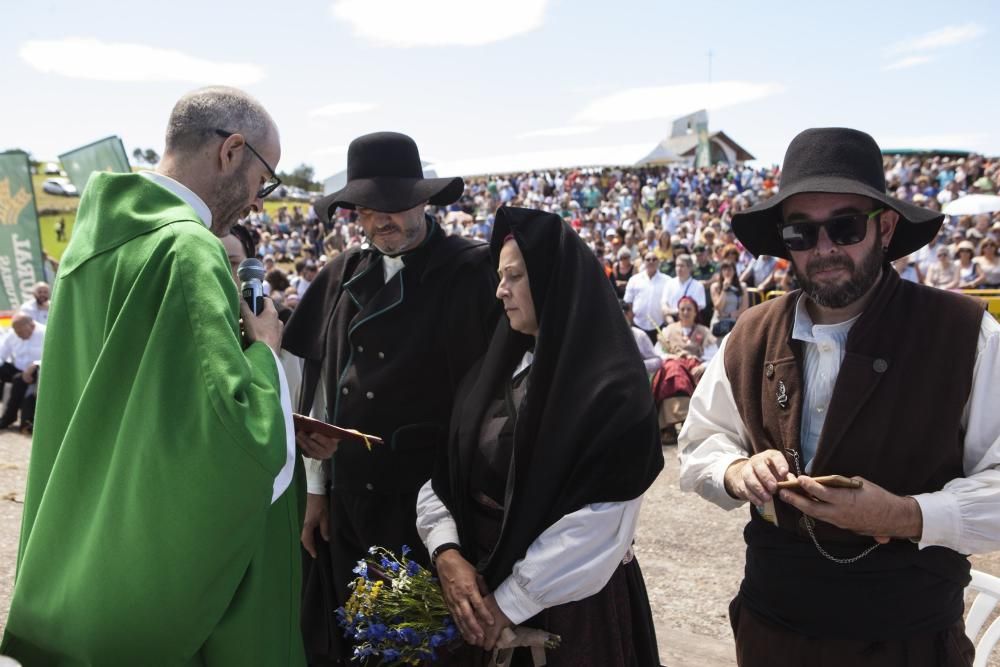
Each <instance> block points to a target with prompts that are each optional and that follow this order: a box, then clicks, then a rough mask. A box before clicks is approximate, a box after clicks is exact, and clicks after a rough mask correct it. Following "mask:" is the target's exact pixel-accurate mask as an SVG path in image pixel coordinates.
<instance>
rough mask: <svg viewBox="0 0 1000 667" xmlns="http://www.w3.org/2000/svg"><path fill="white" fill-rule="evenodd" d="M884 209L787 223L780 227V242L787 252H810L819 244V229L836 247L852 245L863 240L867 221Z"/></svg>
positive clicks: (866, 230)
mask: <svg viewBox="0 0 1000 667" xmlns="http://www.w3.org/2000/svg"><path fill="white" fill-rule="evenodd" d="M884 210H885V209H882V208H877V209H875V210H874V211H872V212H871V213H847V214H844V215H837V216H834V217H832V218H829V219H828V220H819V221H815V222H814V221H811V220H810V221H808V222H806V221H802V222H789V223H786V224H783V225H781V227H779V231H780V232H781V240H782V241H783V242H784V244H785V247H786V248H788V249H789V250H795V251H800V250H812V249H813V248H815V247H816V244H817V243H818V242H819V228H820V227H822V228H823V229H825V230H826V235H827V236H829V237H830V240H831V241H833V242H834V243H836V244H837V245H854V244H855V243H861V242H862V241H864V240H865V235H866V234H867V233H868V221H869V220H871V219H872V218H874V217H875V216H877V215H878V214H879V213H881V212H882V211H884Z"/></svg>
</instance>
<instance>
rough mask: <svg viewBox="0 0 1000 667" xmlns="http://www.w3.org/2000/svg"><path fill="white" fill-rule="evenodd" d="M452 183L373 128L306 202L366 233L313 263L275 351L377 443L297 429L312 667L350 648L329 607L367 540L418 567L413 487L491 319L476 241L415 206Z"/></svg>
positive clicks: (491, 281) (327, 410)
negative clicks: (316, 267) (355, 244)
mask: <svg viewBox="0 0 1000 667" xmlns="http://www.w3.org/2000/svg"><path fill="white" fill-rule="evenodd" d="M463 189H464V183H463V181H462V179H461V178H424V176H423V171H422V169H421V166H420V156H419V153H418V151H417V146H416V144H415V143H414V142H413V140H412V139H411V138H410V137H407V136H405V135H402V134H397V133H394V132H378V133H375V134H369V135H365V136H362V137H359V138H357V139H355V140H354V141H353V142H351V145H350V147H349V148H348V153H347V184H346V186H345V187H344V188H343V189H342V190H340V191H339V192H335V193H333V194H331V195H328V196H326V197H324V198H323V199H321V200H319V201H318V202H317V203H316V204H315V209H316V213H317V214H318V215H319V216H320V217H321V218H323V219H324V220H329V219H330V216H331V214H332V213H333V211H334V210H335V209H336V208H337V207H341V208H347V209H352V210H354V211H355V212H356V215H357V222H358V224H359V225H360V226H361V228H362V229H363V230H364V233H365V235H366V236H367V238H368V243H367V244H366V246H364V247H363V248H362V249H357V248H354V249H350V250H348V251H346V252H344V253H341V254H340V255H338V256H337V257H336V258H335V259H334V260H333V261H332V262H330V263H329V264H327V266H326V267H324V268H323V270H322V271H320V272H319V274H318V275H317V276H316V279H315V280H314V281H313V283H312V284H311V285H310V288H309V290H308V291H307V292H306V293H305V294H304V296H303V298H302V301H301V302H300V303H299V305H298V307H297V308H296V310H295V314H294V315H293V316H292V318H291V319H290V320H289V322H288V324H287V325H286V327H285V332H284V337H283V340H282V345H283V347H284V348H285V349H286V350H289V351H290V352H292V353H294V354H296V355H298V356H300V357H302V358H304V360H305V364H304V369H303V383H302V398H301V401H300V406H299V410H300V412H305V413H311V414H312V416H314V417H316V418H318V419H321V420H323V421H326V422H329V423H331V424H336V425H338V426H342V427H346V428H353V429H357V430H359V431H362V432H364V433H370V434H373V435H376V436H379V437H380V438H382V439H383V440H384V441H385V444H383V445H376V446H373V447H372V448H371V449H370V450H369V449H367V448H366V447H365V446H364V445H362V444H358V443H354V442H352V443H343V444H339V445H338V443H337V442H336V441H329V440H325V439H311V438H308V437H303V436H300V437H299V442H300V446H302V447H303V450H304V451H306V452H307V453H309V454H310V455H311V456H313V457H315V459H327V460H326V461H322V462H321V461H318V460H307V461H306V469H307V478H308V490H309V494H308V497H307V506H306V516H305V521H304V527H303V531H302V543H303V546H304V547H305V550H306V551H307V552H308V554H309V556H310V557H309V558H306V568H305V581H304V590H303V614H302V622H303V633H304V638H305V642H306V650H307V653H308V655H309V658H310V662H311V664H315V665H322V664H337V663H339V662H345V661H346V660H348V659H349V658H350V655H351V653H350V646H346V645H345V642H344V641H343V640H342V639H341V636H342V634H341V631H340V630H339V629H338V628H337V627H336V625H335V616H334V613H333V612H334V609H335V608H336V607H337V606H339V605H342V604H343V603H344V602H345V601H346V599H347V596H348V595H349V593H350V591H349V590H348V588H347V584H348V583H349V582H350V581H351V580H352V578H353V576H354V575H353V574H352V572H351V570H352V568H353V567H354V566H355V564H356V563H357V561H358V560H360V559H362V558H364V557H366V556H367V555H368V549H369V547H371V546H374V545H378V546H383V547H386V548H388V549H392V550H394V551H395V552H397V553H399V552H400V550H401V549H402V546H403V545H404V544H405V545H407V546H409V547H410V548H411V549H412V550H413V551H412V552H411V554H410V557H411V558H414V559H415V560H417V561H418V562H421V563H422V564H424V565H429V560H430V559H429V556H428V554H427V553H426V552H425V551H424V548H423V546H422V542H421V541H420V538H419V536H418V535H417V532H416V527H415V522H416V499H417V491H418V490H419V489H420V487H421V486H422V485H423V483H424V482H426V481H427V480H428V479H430V476H431V470H432V465H433V460H434V456H435V450H436V449H437V448H438V447H439V446H443V445H444V444H445V443H446V440H447V429H448V423H449V418H450V415H451V407H452V402H453V400H454V395H455V390H456V387H457V386H458V383H459V381H460V380H461V379H462V377H463V376H464V375H465V372H466V371H467V370H468V368H469V367H470V366H471V365H472V363H473V362H474V361H476V360H477V359H478V358H479V357H481V356H482V354H483V353H484V352H485V350H486V344H487V342H488V340H489V336H490V334H491V333H492V331H493V327H494V325H495V323H496V317H497V316H498V315H499V312H498V309H497V307H496V299H495V298H494V297H493V292H494V288H495V278H494V271H493V268H492V265H491V262H490V256H489V248H488V246H487V245H486V244H484V243H482V242H478V241H472V240H469V239H464V238H460V237H456V236H446V235H445V234H444V232H443V231H442V230H441V229H440V228H439V227H438V226H437V224H436V223H435V222H434V221H433V220H432V219H431V218H430V217H429V216H425V214H424V207H425V206H426V205H427V204H433V205H447V204H450V203H452V202H454V201H456V200H457V199H458V198H459V197H460V196H461V195H462V191H463ZM334 452H335V454H334ZM331 455H332V458H331ZM317 534H318V535H317ZM320 538H322V539H320Z"/></svg>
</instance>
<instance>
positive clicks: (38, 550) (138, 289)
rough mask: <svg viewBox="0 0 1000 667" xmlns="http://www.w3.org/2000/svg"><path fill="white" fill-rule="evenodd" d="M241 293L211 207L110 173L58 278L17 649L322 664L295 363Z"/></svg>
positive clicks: (27, 661)
mask: <svg viewBox="0 0 1000 667" xmlns="http://www.w3.org/2000/svg"><path fill="white" fill-rule="evenodd" d="M238 299H239V296H238V292H237V289H236V287H235V285H234V284H233V279H232V274H231V273H230V267H229V263H228V260H227V258H226V254H225V251H224V250H223V248H222V245H221V243H220V242H219V241H218V239H217V238H216V237H215V236H214V235H213V234H212V233H211V232H210V231H209V230H208V229H206V228H205V226H204V225H203V224H202V222H201V221H200V220H199V219H198V217H197V215H196V214H195V212H194V210H193V209H191V208H190V207H189V206H188V205H187V204H185V203H184V202H183V201H182V200H181V199H179V198H178V197H177V196H175V195H174V194H172V193H171V192H169V191H168V190H166V189H164V188H163V187H161V186H159V185H157V184H156V183H154V182H152V181H150V180H149V179H147V178H145V177H143V176H140V175H137V174H135V175H133V174H128V175H112V174H95V175H94V176H93V177H92V179H91V181H90V184H89V186H88V188H87V191H86V193H85V194H84V197H83V199H82V201H81V202H80V210H79V214H78V216H77V223H76V226H75V227H74V230H73V239H72V242H71V243H70V246H69V248H68V250H67V252H66V254H65V256H64V258H63V262H62V265H61V267H60V271H59V276H58V279H57V281H56V284H55V288H54V299H53V308H52V314H51V316H50V319H49V326H48V330H47V335H46V340H45V348H44V354H43V364H42V371H41V378H40V380H39V386H40V387H41V391H40V392H39V396H38V408H37V414H36V428H35V433H34V441H33V444H32V452H31V462H30V467H29V471H28V486H27V492H26V495H25V504H24V522H23V527H22V530H21V542H20V551H19V554H18V567H17V577H16V580H15V586H14V593H13V598H12V603H11V610H10V617H9V620H8V624H7V629H6V633H5V635H4V639H3V644H2V646H0V649H2V650H0V652H2V653H4V654H7V655H11V656H13V657H15V658H17V659H19V660H20V661H21V662H22V663H23V664H24V665H25V666H26V667H35V666H37V665H42V666H44V665H99V666H106V665H136V666H137V665H144V666H145V665H234V666H235V665H266V666H268V667H276V666H281V667H284V666H285V665H302V664H304V662H305V661H304V657H303V652H302V645H301V638H300V631H299V612H298V609H299V592H300V581H299V577H300V558H301V557H300V548H299V540H298V536H299V530H300V519H301V510H300V505H299V499H298V497H297V494H296V491H295V488H294V487H289V486H287V477H285V479H286V481H285V482H284V483H276V481H275V478H276V477H277V476H278V475H279V471H284V472H285V473H287V471H288V469H289V468H288V467H287V466H288V464H289V461H290V460H291V459H290V457H289V453H288V451H287V447H286V443H287V440H286V426H285V421H284V418H283V415H282V408H281V398H280V396H281V385H280V380H279V376H278V373H279V372H280V371H279V369H278V367H277V365H276V361H275V357H274V355H273V354H272V352H271V350H270V349H269V348H268V347H267V346H266V345H265V344H263V343H254V344H252V345H250V346H249V347H248V348H247V349H246V350H244V349H242V345H241V341H240V332H239V325H238V314H239V307H238ZM282 487H287V488H282ZM278 492H281V493H280V496H278V498H277V499H276V500H274V502H272V495H273V494H277V493H278Z"/></svg>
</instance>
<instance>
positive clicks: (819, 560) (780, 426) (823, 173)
mask: <svg viewBox="0 0 1000 667" xmlns="http://www.w3.org/2000/svg"><path fill="white" fill-rule="evenodd" d="M941 222H942V216H941V215H940V214H939V213H937V212H935V211H932V210H929V209H924V208H920V207H918V206H915V205H913V204H910V203H907V202H905V201H902V200H899V199H896V198H893V197H890V196H887V195H886V191H885V178H884V173H883V169H882V159H881V153H880V151H879V148H878V145H877V144H876V143H875V141H874V140H873V139H872V138H871V137H870V136H868V135H867V134H864V133H862V132H858V131H856V130H848V129H842V128H823V129H812V130H806V131H805V132H803V133H801V134H800V135H798V136H797V137H796V138H795V139H794V140H793V141H792V143H791V145H790V146H789V148H788V152H787V153H786V154H785V161H784V165H783V172H782V176H781V186H780V189H779V191H778V193H777V195H776V196H774V197H772V198H770V199H768V200H766V201H764V202H762V203H760V204H758V205H757V206H754V207H753V208H751V209H749V210H747V211H745V212H743V213H739V214H736V215H735V216H734V218H733V228H734V229H735V231H736V234H737V236H738V237H739V239H740V241H742V242H743V244H744V245H745V246H746V247H747V248H748V249H749V250H750V251H751V252H753V253H754V254H755V255H773V256H778V257H784V258H786V259H789V260H791V263H792V267H793V269H794V271H795V273H796V275H797V276H798V280H799V284H800V285H802V289H801V290H796V291H794V292H791V293H789V294H787V295H785V296H783V297H781V298H778V299H774V300H771V301H768V302H766V303H765V304H763V305H761V306H758V307H754V308H751V309H750V310H749V311H747V312H746V313H744V314H743V316H741V317H740V319H739V322H738V323H737V325H736V327H735V329H734V330H733V333H732V334H730V335H729V336H728V337H727V338H725V339H724V340H723V343H722V345H721V346H720V349H719V352H718V354H717V356H716V357H715V359H713V361H712V363H711V365H710V367H709V368H708V370H707V371H706V372H705V374H704V376H703V377H702V380H701V382H700V383H699V385H698V388H697V389H696V390H695V393H694V396H692V398H691V403H690V408H689V412H688V418H687V420H686V421H685V424H684V429H683V430H682V432H681V434H680V447H681V452H682V453H681V459H682V462H681V487H682V488H683V489H684V490H689V491H690V490H693V491H696V492H698V493H699V494H700V495H702V496H703V497H705V498H706V499H708V500H710V501H712V502H713V503H715V504H717V505H720V506H721V507H724V508H727V509H731V508H735V507H738V506H740V505H742V504H743V503H744V502H746V501H750V502H751V503H752V504H753V505H754V508H753V509H752V510H751V512H750V517H751V518H750V522H749V523H748V524H747V527H746V529H745V531H744V537H745V539H746V543H747V552H746V571H745V577H744V580H743V583H742V585H741V587H740V592H739V594H738V595H737V596H736V598H735V599H734V600H733V602H732V604H731V605H730V619H731V622H732V625H733V630H734V633H735V635H736V652H737V657H738V661H739V664H740V665H743V666H744V667H746V666H753V665H765V664H766V665H769V666H774V665H778V666H782V665H789V666H790V665H807V664H819V662H820V656H822V661H821V662H822V664H831V665H834V664H836V665H852V666H865V665H879V666H880V667H885V666H886V665H889V666H893V665H899V666H900V667H902V666H903V665H906V666H909V667H913V666H922V665H927V666H928V667H929V666H931V665H934V666H941V665H946V666H951V665H971V664H972V653H973V648H972V645H971V643H970V642H969V640H968V639H967V638H966V637H965V634H964V625H963V621H962V613H963V589H964V587H965V586H966V585H967V584H968V583H969V579H970V577H969V561H968V559H967V557H966V556H965V554H969V553H975V552H984V551H992V550H995V549H998V548H1000V522H998V521H996V516H997V512H998V511H1000V470H998V465H1000V411H998V410H997V409H996V406H997V405H1000V325H998V324H997V322H996V321H995V320H993V318H992V317H990V316H988V315H987V314H986V313H984V312H983V308H982V306H981V305H980V304H978V303H977V302H975V301H973V300H972V299H969V298H967V297H964V296H960V295H957V294H953V293H949V292H946V291H943V290H935V289H932V288H927V287H923V286H920V285H916V284H915V283H910V282H906V281H901V280H900V279H899V277H898V276H897V275H896V272H895V271H893V270H891V268H890V266H889V262H890V261H891V260H893V259H895V258H897V257H901V256H905V255H907V254H909V253H911V252H913V251H915V250H916V249H918V248H920V247H921V246H922V245H924V244H925V243H927V242H928V241H929V240H930V239H932V238H933V237H934V235H935V234H936V233H937V230H938V228H939V227H940V226H941ZM829 475H840V476H843V478H850V480H847V484H846V485H845V486H844V487H843V488H840V487H838V486H835V484H836V483H837V481H836V480H834V481H832V482H831V481H827V482H826V483H825V484H829V485H825V484H824V483H821V482H820V481H819V480H820V478H821V477H823V476H829ZM786 481H791V485H792V487H793V488H779V486H778V484H779V483H784V482H786ZM840 481H841V482H843V481H845V480H844V479H841V480H840ZM848 487H854V488H848Z"/></svg>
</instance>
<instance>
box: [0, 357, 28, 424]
mask: <svg viewBox="0 0 1000 667" xmlns="http://www.w3.org/2000/svg"><path fill="white" fill-rule="evenodd" d="M0 382H10V383H11V388H10V398H9V399H8V400H7V404H6V405H4V411H3V415H2V416H0V428H7V427H8V426H10V425H11V424H13V423H14V422H15V421H16V420H17V411H18V410H19V409H20V408H21V403H22V402H23V401H24V394H25V393H26V392H27V391H28V387H29V386H31V384H32V383H29V382H25V381H24V377H22V371H21V370H20V369H19V368H17V367H16V366H14V364H12V363H10V362H9V361H5V362H4V363H3V364H2V365H0ZM0 386H2V385H0ZM32 412H34V411H32ZM33 417H34V414H32V418H33Z"/></svg>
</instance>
